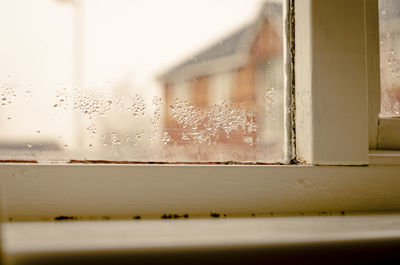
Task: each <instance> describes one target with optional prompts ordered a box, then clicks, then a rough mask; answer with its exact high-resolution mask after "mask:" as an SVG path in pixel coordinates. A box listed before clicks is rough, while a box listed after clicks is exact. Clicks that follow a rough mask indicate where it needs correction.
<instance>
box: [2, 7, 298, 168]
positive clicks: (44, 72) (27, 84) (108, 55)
mask: <svg viewBox="0 0 400 265" xmlns="http://www.w3.org/2000/svg"><path fill="white" fill-rule="evenodd" d="M283 3H285V1H282V0H280V1H264V0H253V1H250V2H249V3H247V1H243V0H235V1H226V0H223V1H217V2H215V1H195V0H193V1H181V0H171V1H168V2H165V1H162V0H151V1H144V0H135V1H127V0H118V1H108V0H101V1H93V0H40V1H39V2H38V3H36V4H33V3H31V1H29V0H18V1H4V2H3V3H2V4H1V5H2V8H1V9H2V11H1V12H2V14H1V17H2V20H3V22H4V23H2V25H3V26H2V32H4V33H3V36H2V38H4V40H5V39H7V41H4V42H3V43H4V48H3V49H2V51H1V53H2V54H1V56H2V58H3V60H2V61H1V65H0V75H1V76H0V78H1V79H0V93H1V94H0V96H1V109H0V115H1V116H0V117H1V124H2V130H1V132H0V159H1V160H3V161H9V160H13V161H17V160H19V161H31V162H36V161H37V162H54V163H55V162H60V161H61V162H68V161H70V162H71V161H72V162H96V161H97V162H98V161H103V162H126V163H138V162H139V163H143V162H166V163H179V162H189V163H196V162H202V163H204V162H205V163H231V162H233V163H264V164H265V163H288V162H289V160H290V156H291V154H290V153H291V144H290V143H289V137H290V128H291V122H290V119H289V114H288V109H289V106H290V102H289V100H290V99H289V98H290V87H288V86H287V84H286V83H285V79H288V78H289V77H288V76H289V74H290V73H289V67H288V64H287V63H286V62H285V60H287V58H286V55H285V53H286V52H287V47H286V35H287V34H286V31H287V28H286V27H284V24H285V23H286V7H285V8H283V5H284V4H283ZM22 6H24V7H26V8H24V10H21V7H22ZM227 7H229V8H227ZM27 10H29V12H28V11H27ZM204 14H207V19H205V18H204ZM10 25H13V26H12V27H10Z"/></svg>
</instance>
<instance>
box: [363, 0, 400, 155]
mask: <svg viewBox="0 0 400 265" xmlns="http://www.w3.org/2000/svg"><path fill="white" fill-rule="evenodd" d="M366 4H367V6H366V7H367V9H366V18H367V19H366V29H367V31H366V33H367V35H366V38H367V39H366V45H367V62H368V63H367V72H368V90H369V99H370V100H369V106H368V107H369V122H370V128H369V133H370V149H371V150H400V134H399V132H400V119H399V118H387V117H379V113H380V107H381V83H380V63H379V62H380V52H379V48H380V46H379V10H378V11H377V10H376V9H377V8H378V7H377V5H378V1H375V0H373V1H372V0H367V1H366ZM368 5H369V6H368ZM368 7H369V8H368ZM374 153H375V154H376V153H381V152H374Z"/></svg>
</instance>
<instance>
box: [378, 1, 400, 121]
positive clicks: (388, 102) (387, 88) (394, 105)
mask: <svg viewBox="0 0 400 265" xmlns="http://www.w3.org/2000/svg"><path fill="white" fill-rule="evenodd" d="M379 31H380V58H381V59H380V60H381V114H380V116H381V117H400V1H398V0H379Z"/></svg>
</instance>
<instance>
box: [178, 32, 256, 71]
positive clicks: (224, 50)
mask: <svg viewBox="0 0 400 265" xmlns="http://www.w3.org/2000/svg"><path fill="white" fill-rule="evenodd" d="M252 26H253V25H246V26H244V27H242V28H241V29H239V30H238V31H236V32H234V33H233V34H231V35H230V36H228V37H226V38H225V39H223V40H221V41H219V42H218V43H217V44H214V45H213V46H211V47H210V48H208V49H206V50H204V51H202V52H200V53H198V54H196V55H194V56H193V57H192V58H191V59H189V60H187V61H185V62H183V63H181V64H179V65H178V66H176V67H174V68H173V69H171V71H174V70H177V69H179V68H182V67H185V66H188V65H192V64H196V63H200V62H206V61H211V60H215V59H218V58H221V57H226V56H230V55H234V54H237V53H238V52H241V50H242V49H243V48H244V47H243V46H244V43H245V42H246V41H244V40H245V39H246V38H248V37H249V34H251V29H252Z"/></svg>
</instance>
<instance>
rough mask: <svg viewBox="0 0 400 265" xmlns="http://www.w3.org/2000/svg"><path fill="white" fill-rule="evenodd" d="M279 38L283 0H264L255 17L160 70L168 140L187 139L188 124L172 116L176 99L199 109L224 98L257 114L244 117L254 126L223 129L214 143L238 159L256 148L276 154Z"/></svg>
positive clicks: (205, 153)
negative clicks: (234, 30) (278, 1)
mask: <svg viewBox="0 0 400 265" xmlns="http://www.w3.org/2000/svg"><path fill="white" fill-rule="evenodd" d="M283 43H284V42H283V19H282V4H278V3H271V2H266V3H265V4H264V5H263V7H262V10H261V12H260V13H259V16H258V17H257V19H256V20H255V21H254V22H253V23H251V24H248V25H245V26H244V27H242V28H241V29H239V30H237V31H236V32H234V33H232V34H231V35H230V36H228V37H226V38H223V39H221V40H220V41H218V42H216V43H215V44H214V45H212V46H210V47H209V48H206V49H205V50H203V51H200V52H199V53H197V54H195V55H193V56H192V57H191V58H190V59H189V60H187V61H184V62H183V63H181V64H179V65H177V66H176V67H173V68H172V69H170V70H169V71H167V72H166V73H164V74H163V75H161V77H160V81H161V82H162V83H163V94H164V100H165V105H164V106H165V108H164V113H166V115H164V130H165V131H166V132H167V133H168V134H169V136H170V137H171V141H170V143H173V144H175V145H179V144H181V145H184V144H187V142H185V141H183V140H184V139H183V138H184V137H185V136H186V135H187V134H188V130H190V128H189V129H188V128H183V127H185V126H183V127H182V125H181V124H180V123H179V122H178V121H177V119H176V118H175V117H173V115H172V113H171V105H173V104H174V101H175V100H177V99H186V100H187V101H188V102H190V104H191V105H192V106H193V107H194V108H197V109H198V110H199V111H200V112H201V111H202V110H204V111H207V109H208V108H210V107H212V106H213V105H215V104H227V105H229V106H230V108H235V107H238V108H240V109H244V110H246V112H248V113H251V111H252V110H253V111H254V113H255V115H253V116H251V115H250V117H248V119H249V120H252V121H249V122H250V124H251V122H254V123H255V124H256V127H257V129H256V130H251V129H249V128H242V129H241V130H236V131H233V132H232V133H230V134H229V135H226V133H224V132H223V131H222V130H221V131H220V132H219V133H218V135H217V138H218V145H216V147H215V149H217V147H221V146H223V145H224V144H226V145H227V147H228V145H229V147H228V148H229V150H230V152H232V150H234V151H233V152H236V153H237V154H239V156H238V157H237V158H238V159H239V160H241V159H244V160H248V161H250V160H253V161H257V159H258V157H257V153H258V152H257V150H259V151H262V152H263V153H264V154H265V153H266V152H265V151H266V149H268V151H267V153H270V154H273V155H274V156H275V157H277V158H278V159H279V158H280V157H281V156H282V151H283V150H282V149H283V148H282V145H283V138H284V137H283V135H284V121H283V117H284V116H283V115H284V114H283V110H284V108H283V104H284V102H283V69H284V66H283ZM203 129H204V128H203ZM189 144H190V145H192V146H193V145H194V144H193V143H192V142H190V143H189ZM215 151H216V150H214V149H213V148H212V146H207V147H206V148H204V149H203V150H196V151H195V153H196V155H197V159H199V158H200V159H204V160H210V159H213V158H214V156H213V153H214V152H215ZM243 152H245V153H243ZM249 152H250V153H249ZM219 153H221V152H219ZM199 154H200V157H199ZM240 154H242V156H240ZM217 159H218V158H217ZM262 160H264V159H262Z"/></svg>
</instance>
